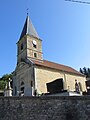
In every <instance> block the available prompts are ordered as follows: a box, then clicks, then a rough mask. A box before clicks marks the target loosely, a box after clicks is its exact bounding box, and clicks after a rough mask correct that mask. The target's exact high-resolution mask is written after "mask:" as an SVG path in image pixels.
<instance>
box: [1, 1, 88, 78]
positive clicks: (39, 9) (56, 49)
mask: <svg viewBox="0 0 90 120" xmlns="http://www.w3.org/2000/svg"><path fill="white" fill-rule="evenodd" d="M82 1H84V0H82ZM88 1H89V0H88ZM27 7H28V8H29V16H30V18H31V20H32V23H33V25H34V26H35V28H36V30H37V33H38V34H39V36H40V38H41V39H42V40H43V53H44V59H46V60H49V61H53V62H57V63H60V64H64V65H67V66H71V67H73V68H75V69H76V70H79V68H80V67H81V68H83V67H84V66H85V67H90V5H87V4H78V3H72V2H65V1H64V0H8V1H6V0H0V77H1V76H2V75H4V74H6V73H11V72H12V71H14V69H15V67H16V61H17V46H16V43H17V41H18V40H19V37H20V34H21V31H22V28H23V25H24V22H25V19H26V15H27V11H26V9H27Z"/></svg>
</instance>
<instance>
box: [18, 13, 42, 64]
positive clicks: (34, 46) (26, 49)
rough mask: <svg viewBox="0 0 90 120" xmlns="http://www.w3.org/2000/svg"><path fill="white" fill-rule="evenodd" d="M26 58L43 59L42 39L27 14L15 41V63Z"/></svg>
mask: <svg viewBox="0 0 90 120" xmlns="http://www.w3.org/2000/svg"><path fill="white" fill-rule="evenodd" d="M27 59H29V60H32V59H35V60H43V53H42V40H41V39H40V38H39V36H38V34H37V32H36V30H35V28H34V26H33V24H32V22H31V20H30V18H29V16H28V15H27V17H26V21H25V24H24V27H23V30H22V33H21V36H20V39H19V41H18V42H17V64H18V63H20V62H22V61H26V60H27Z"/></svg>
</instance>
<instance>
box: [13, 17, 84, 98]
mask: <svg viewBox="0 0 90 120" xmlns="http://www.w3.org/2000/svg"><path fill="white" fill-rule="evenodd" d="M85 81H86V78H85V76H84V75H83V74H81V73H79V72H78V71H77V70H75V69H73V68H71V67H69V66H66V65H62V64H58V63H54V62H51V61H48V60H44V59H43V51H42V40H41V39H40V37H39V35H38V34H37V32H36V30H35V28H34V26H33V24H32V22H31V20H30V17H29V16H28V15H27V17H26V21H25V24H24V27H23V30H22V33H21V35H20V38H19V41H18V42H17V65H16V69H15V71H14V72H13V96H35V95H42V94H46V93H56V92H63V91H72V92H74V91H78V92H81V93H83V92H85V91H86V84H85ZM76 84H77V85H79V86H78V88H77V86H75V85H76Z"/></svg>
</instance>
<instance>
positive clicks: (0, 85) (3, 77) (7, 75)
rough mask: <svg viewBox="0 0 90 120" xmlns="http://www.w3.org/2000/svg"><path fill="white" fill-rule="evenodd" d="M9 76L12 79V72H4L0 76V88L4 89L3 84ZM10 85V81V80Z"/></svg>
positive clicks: (4, 84)
mask: <svg viewBox="0 0 90 120" xmlns="http://www.w3.org/2000/svg"><path fill="white" fill-rule="evenodd" d="M9 78H11V79H12V74H5V75H3V76H2V77H1V78H0V90H4V89H5V86H6V84H7V82H8V80H9ZM11 85H12V82H11Z"/></svg>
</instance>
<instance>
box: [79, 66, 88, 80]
mask: <svg viewBox="0 0 90 120" xmlns="http://www.w3.org/2000/svg"><path fill="white" fill-rule="evenodd" d="M80 72H81V73H82V74H84V75H86V78H88V77H90V68H86V67H84V68H83V69H82V68H80Z"/></svg>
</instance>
